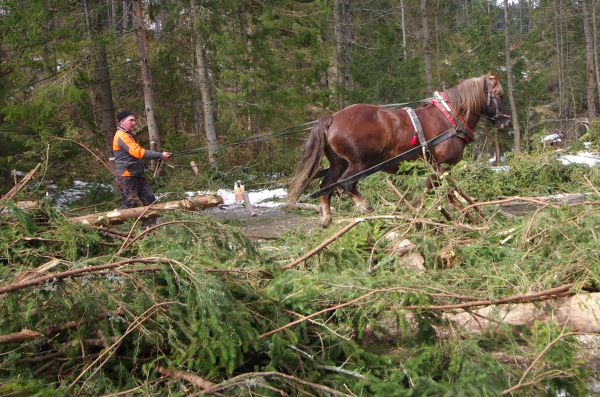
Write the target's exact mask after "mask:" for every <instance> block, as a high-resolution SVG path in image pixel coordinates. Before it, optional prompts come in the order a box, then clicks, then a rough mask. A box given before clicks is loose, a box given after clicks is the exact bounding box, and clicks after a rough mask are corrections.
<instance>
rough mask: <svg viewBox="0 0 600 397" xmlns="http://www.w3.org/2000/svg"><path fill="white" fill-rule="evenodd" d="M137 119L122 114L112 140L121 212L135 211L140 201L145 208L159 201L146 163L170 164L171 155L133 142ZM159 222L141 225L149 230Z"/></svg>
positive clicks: (151, 220) (147, 222)
mask: <svg viewBox="0 0 600 397" xmlns="http://www.w3.org/2000/svg"><path fill="white" fill-rule="evenodd" d="M134 129H135V115H134V114H133V113H131V112H129V111H123V112H121V113H119V114H118V115H117V132H115V136H114V138H113V154H114V157H115V174H116V176H117V186H118V188H119V191H120V192H121V208H122V209H124V208H133V207H135V206H136V205H137V198H139V199H140V200H141V201H142V203H143V204H144V205H150V204H152V203H153V202H154V201H156V197H154V192H153V191H152V188H151V187H150V184H149V183H148V180H147V179H146V177H145V176H144V161H143V160H168V159H169V158H170V157H171V156H172V154H171V153H169V152H156V151H153V150H147V149H144V148H142V147H141V146H140V144H139V143H137V141H136V140H135V138H134ZM155 222H156V220H155V219H149V220H146V221H143V222H142V226H143V227H148V226H150V225H152V224H154V223H155Z"/></svg>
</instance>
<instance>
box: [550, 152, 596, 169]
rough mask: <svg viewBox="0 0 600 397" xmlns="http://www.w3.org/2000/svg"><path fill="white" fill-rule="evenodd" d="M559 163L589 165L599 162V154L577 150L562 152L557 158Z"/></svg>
mask: <svg viewBox="0 0 600 397" xmlns="http://www.w3.org/2000/svg"><path fill="white" fill-rule="evenodd" d="M558 159H559V160H560V162H561V163H563V164H565V165H567V164H583V165H587V166H590V167H593V166H595V165H596V164H600V155H599V154H598V153H593V152H579V153H577V154H563V155H561V156H560V157H559V158H558Z"/></svg>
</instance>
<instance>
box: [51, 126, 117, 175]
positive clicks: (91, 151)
mask: <svg viewBox="0 0 600 397" xmlns="http://www.w3.org/2000/svg"><path fill="white" fill-rule="evenodd" d="M52 139H56V140H59V141H64V142H71V143H74V144H76V145H78V146H80V147H82V148H83V149H85V150H86V151H88V152H89V153H90V154H91V155H92V156H94V158H95V159H96V160H98V161H99V162H100V164H102V165H103V166H104V168H106V169H107V170H108V171H109V172H110V173H111V175H112V176H114V177H116V174H115V172H114V171H113V170H112V169H111V168H110V167H109V165H108V164H106V162H105V161H104V160H102V159H101V158H100V156H98V155H97V154H96V152H94V151H93V150H92V149H90V148H88V147H87V146H86V145H84V144H83V143H81V142H79V141H76V140H73V139H68V138H61V137H58V136H55V137H53V138H52Z"/></svg>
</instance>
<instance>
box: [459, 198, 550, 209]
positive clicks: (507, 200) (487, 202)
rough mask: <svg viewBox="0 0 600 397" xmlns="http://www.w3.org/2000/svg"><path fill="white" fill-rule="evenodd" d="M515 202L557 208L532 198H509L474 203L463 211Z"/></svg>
mask: <svg viewBox="0 0 600 397" xmlns="http://www.w3.org/2000/svg"><path fill="white" fill-rule="evenodd" d="M513 201H526V202H529V203H534V204H539V205H551V206H552V207H554V208H557V206H556V205H555V204H550V203H548V202H547V201H544V200H538V199H534V198H531V197H509V198H505V199H501V200H492V201H482V202H480V203H473V204H471V205H467V206H466V207H464V208H463V209H462V211H463V212H465V211H467V210H469V209H471V208H475V207H481V206H484V205H497V204H505V203H511V202H513Z"/></svg>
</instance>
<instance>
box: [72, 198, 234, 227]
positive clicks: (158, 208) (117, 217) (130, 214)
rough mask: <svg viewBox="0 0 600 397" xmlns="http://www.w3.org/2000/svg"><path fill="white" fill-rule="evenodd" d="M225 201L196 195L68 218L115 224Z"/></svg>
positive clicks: (92, 223)
mask: <svg viewBox="0 0 600 397" xmlns="http://www.w3.org/2000/svg"><path fill="white" fill-rule="evenodd" d="M222 203H223V198H222V197H221V196H218V195H216V194H205V195H201V196H196V197H194V198H192V199H190V200H178V201H169V202H166V203H156V204H152V205H149V206H145V207H136V208H127V209H115V210H112V211H108V212H103V213H99V214H89V215H82V216H77V217H74V218H68V219H69V220H70V221H72V222H78V223H83V224H84V225H93V226H96V225H114V224H117V223H123V222H125V221H126V220H127V219H138V218H139V219H149V218H156V217H158V216H160V213H161V212H164V211H168V210H183V211H194V210H196V208H197V207H202V208H210V207H216V206H217V205H219V204H222Z"/></svg>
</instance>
